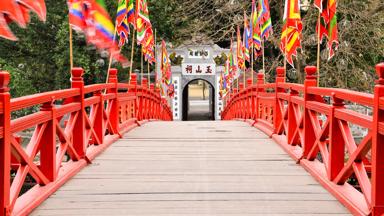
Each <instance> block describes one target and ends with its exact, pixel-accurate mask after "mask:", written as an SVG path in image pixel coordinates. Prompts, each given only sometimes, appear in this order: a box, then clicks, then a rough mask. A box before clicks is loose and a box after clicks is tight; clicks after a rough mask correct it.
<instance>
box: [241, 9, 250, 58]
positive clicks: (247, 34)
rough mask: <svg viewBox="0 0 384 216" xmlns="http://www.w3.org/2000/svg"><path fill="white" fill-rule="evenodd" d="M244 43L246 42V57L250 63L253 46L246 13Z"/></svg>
mask: <svg viewBox="0 0 384 216" xmlns="http://www.w3.org/2000/svg"><path fill="white" fill-rule="evenodd" d="M243 42H244V57H245V60H247V61H248V62H250V61H251V57H250V54H249V53H250V52H249V50H250V49H251V46H252V33H251V29H250V26H249V22H248V17H247V14H246V12H245V11H244V32H243Z"/></svg>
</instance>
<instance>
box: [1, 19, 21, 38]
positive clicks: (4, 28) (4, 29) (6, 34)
mask: <svg viewBox="0 0 384 216" xmlns="http://www.w3.org/2000/svg"><path fill="white" fill-rule="evenodd" d="M0 36H1V37H3V38H5V39H8V40H13V41H16V40H17V38H16V36H15V35H14V34H13V33H12V31H11V29H9V27H8V24H7V21H6V20H5V18H4V16H3V15H2V14H0Z"/></svg>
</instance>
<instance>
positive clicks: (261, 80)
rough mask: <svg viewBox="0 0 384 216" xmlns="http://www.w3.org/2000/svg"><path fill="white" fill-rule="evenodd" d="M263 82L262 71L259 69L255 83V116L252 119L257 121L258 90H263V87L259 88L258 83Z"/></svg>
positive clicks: (258, 109) (261, 83)
mask: <svg viewBox="0 0 384 216" xmlns="http://www.w3.org/2000/svg"><path fill="white" fill-rule="evenodd" d="M263 84H264V73H263V72H262V71H259V73H258V74H257V83H256V101H255V106H256V108H255V116H254V119H255V121H257V119H258V118H259V117H260V99H259V92H264V89H262V88H260V85H263Z"/></svg>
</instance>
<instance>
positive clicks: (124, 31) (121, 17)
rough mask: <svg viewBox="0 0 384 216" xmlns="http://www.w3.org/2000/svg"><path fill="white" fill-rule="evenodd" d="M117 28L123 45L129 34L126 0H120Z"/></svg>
mask: <svg viewBox="0 0 384 216" xmlns="http://www.w3.org/2000/svg"><path fill="white" fill-rule="evenodd" d="M116 28H117V34H118V35H119V36H120V40H119V46H120V47H122V46H124V44H125V43H126V42H128V36H129V25H128V10H127V1H126V0H119V4H118V6H117V16H116Z"/></svg>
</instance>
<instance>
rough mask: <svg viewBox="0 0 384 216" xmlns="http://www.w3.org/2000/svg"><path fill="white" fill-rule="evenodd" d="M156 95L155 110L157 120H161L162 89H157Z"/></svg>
mask: <svg viewBox="0 0 384 216" xmlns="http://www.w3.org/2000/svg"><path fill="white" fill-rule="evenodd" d="M155 94H156V98H157V99H156V101H157V103H156V110H155V119H160V104H161V96H160V89H159V88H155Z"/></svg>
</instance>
